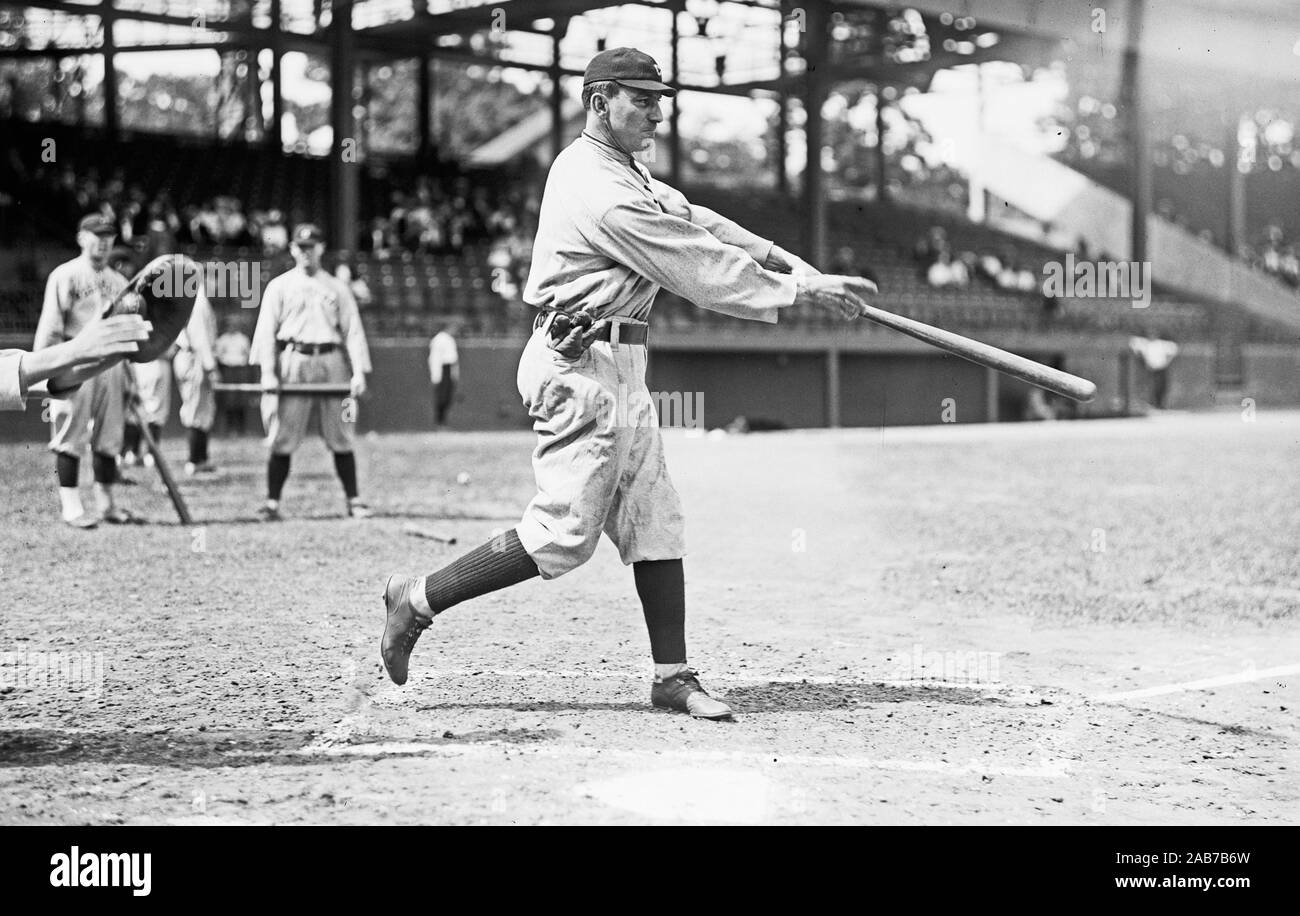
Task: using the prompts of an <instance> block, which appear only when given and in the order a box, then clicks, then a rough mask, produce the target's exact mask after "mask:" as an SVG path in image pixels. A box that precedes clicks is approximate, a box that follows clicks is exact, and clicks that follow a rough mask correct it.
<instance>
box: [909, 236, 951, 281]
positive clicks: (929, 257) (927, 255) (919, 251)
mask: <svg viewBox="0 0 1300 916" xmlns="http://www.w3.org/2000/svg"><path fill="white" fill-rule="evenodd" d="M945 251H946V252H949V254H951V251H952V249H951V248H950V246H949V245H948V232H947V230H945V229H944V228H943V227H942V226H931V227H930V228H929V230H928V231H927V232H926V234H925V235H923V236H921V238H919V239H917V241H916V245H915V247H914V248H913V254H915V256H916V260H917V262H918V263H919V264H920V265H921V273H922V274H923V275H924V274H927V273H928V271H929V268H930V265H932V264H933V263H934V262H935V261H937V260H939V255H940V254H942V253H943V252H945Z"/></svg>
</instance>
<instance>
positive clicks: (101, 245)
mask: <svg viewBox="0 0 1300 916" xmlns="http://www.w3.org/2000/svg"><path fill="white" fill-rule="evenodd" d="M116 238H117V236H114V235H96V234H95V233H93V232H78V233H77V246H78V247H79V248H81V253H82V254H84V255H85V256H86V257H88V258H90V263H91V264H93V265H94V266H95V269H96V270H98V269H99V268H101V267H103V266H104V265H105V264H107V263H108V256H109V255H110V254H112V252H113V242H114V240H115V239H116Z"/></svg>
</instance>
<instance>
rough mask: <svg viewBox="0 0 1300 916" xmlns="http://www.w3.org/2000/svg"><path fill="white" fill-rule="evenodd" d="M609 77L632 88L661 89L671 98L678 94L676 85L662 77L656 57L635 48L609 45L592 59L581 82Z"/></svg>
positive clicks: (598, 81) (652, 90)
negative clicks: (611, 46)
mask: <svg viewBox="0 0 1300 916" xmlns="http://www.w3.org/2000/svg"><path fill="white" fill-rule="evenodd" d="M606 80H613V81H614V82H616V83H618V84H619V85H621V86H627V87H629V88H631V89H644V90H646V91H647V92H662V93H663V94H664V95H666V96H667V97H668V98H670V99H671V98H672V97H673V96H675V95H676V94H677V90H676V89H673V88H672V87H671V86H669V85H668V84H667V83H665V82H664V81H663V74H662V73H660V72H659V65H658V64H656V63H655V59H654V58H653V57H651V56H650V55H649V54H646V53H644V52H642V51H638V50H637V49H636V48H610V49H609V50H608V51H601V52H600V53H599V54H597V55H596V56H595V57H593V58H592V59H591V63H589V64H587V72H586V73H584V74H583V76H582V85H584V86H586V85H587V84H588V83H603V82H605V81H606Z"/></svg>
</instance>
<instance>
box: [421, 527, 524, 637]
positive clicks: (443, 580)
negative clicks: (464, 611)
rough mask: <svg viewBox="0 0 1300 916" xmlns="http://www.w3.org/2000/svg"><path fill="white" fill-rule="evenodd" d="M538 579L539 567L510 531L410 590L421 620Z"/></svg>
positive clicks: (422, 579)
mask: <svg viewBox="0 0 1300 916" xmlns="http://www.w3.org/2000/svg"><path fill="white" fill-rule="evenodd" d="M538 575H541V573H540V572H539V571H538V569H537V564H536V563H534V562H533V558H532V557H530V556H529V555H528V551H526V550H524V545H523V544H521V543H520V542H519V535H517V534H516V533H515V529H513V528H511V529H510V530H509V531H507V532H505V533H504V534H499V535H497V536H496V537H494V538H492V540H490V541H488V542H487V543H486V544H481V545H479V546H478V547H475V548H474V549H473V550H471V551H470V552H469V553H467V554H465V555H464V556H462V557H460V558H459V559H457V560H453V561H452V562H451V563H449V564H447V565H446V566H444V567H443V568H442V569H440V570H438V571H437V572H435V573H430V574H429V575H427V576H421V577H420V578H419V579H418V580H417V581H416V583H415V587H414V588H412V589H411V604H413V605H414V606H415V610H416V612H417V613H418V614H419V615H420V616H421V617H424V618H425V619H428V618H430V617H433V616H435V615H437V614H441V613H442V612H443V611H445V610H447V608H449V607H452V606H453V605H457V604H460V603H461V602H462V601H468V600H470V599H471V598H477V597H478V596H479V595H486V594H487V593H488V592H495V591H499V590H500V589H503V588H507V587H509V586H511V585H515V584H517V583H519V582H523V581H524V580H525V579H531V578H533V576H538Z"/></svg>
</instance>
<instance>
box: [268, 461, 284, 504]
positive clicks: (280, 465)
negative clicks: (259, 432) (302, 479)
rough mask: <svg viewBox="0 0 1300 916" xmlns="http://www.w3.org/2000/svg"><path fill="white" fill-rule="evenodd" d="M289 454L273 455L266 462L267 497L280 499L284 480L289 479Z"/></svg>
mask: <svg viewBox="0 0 1300 916" xmlns="http://www.w3.org/2000/svg"><path fill="white" fill-rule="evenodd" d="M289 458H290V456H289V455H272V456H271V460H269V461H268V462H267V463H266V498H267V499H274V500H279V499H280V491H282V490H283V489H284V482H285V481H286V480H288V479H289Z"/></svg>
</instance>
